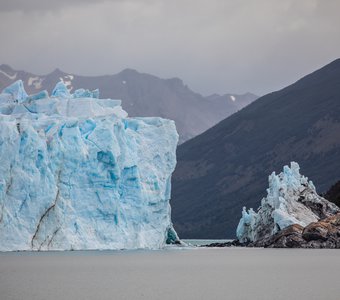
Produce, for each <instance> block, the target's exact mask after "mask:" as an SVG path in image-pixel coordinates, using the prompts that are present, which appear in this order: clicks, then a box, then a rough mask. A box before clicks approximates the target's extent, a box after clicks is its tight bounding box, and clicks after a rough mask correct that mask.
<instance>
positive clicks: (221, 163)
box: [171, 59, 340, 238]
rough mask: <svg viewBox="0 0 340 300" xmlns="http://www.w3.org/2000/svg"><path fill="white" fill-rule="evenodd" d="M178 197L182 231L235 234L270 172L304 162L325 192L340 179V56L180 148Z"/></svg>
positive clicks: (187, 234)
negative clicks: (242, 217) (244, 213)
mask: <svg viewBox="0 0 340 300" xmlns="http://www.w3.org/2000/svg"><path fill="white" fill-rule="evenodd" d="M177 161H178V163H177V167H176V170H175V173H174V175H173V182H172V185H173V194H172V200H171V206H172V213H173V214H172V215H173V221H174V225H175V228H176V230H177V232H178V233H179V236H180V237H181V238H232V237H234V236H235V231H236V226H237V223H238V220H239V219H240V217H241V213H240V212H241V211H242V207H243V206H247V207H253V208H254V209H256V208H257V207H258V206H259V205H260V200H261V198H262V197H263V196H265V188H266V186H267V182H268V174H270V173H271V172H272V171H273V170H275V171H279V170H280V169H281V168H282V166H283V165H287V164H288V163H289V162H290V161H296V162H298V163H299V164H300V166H301V171H302V172H303V174H305V175H306V176H308V177H309V178H312V179H313V182H314V184H315V186H316V188H317V192H319V193H321V192H325V191H326V190H328V189H329V187H330V186H331V185H332V184H333V183H334V181H335V179H337V178H340V59H337V60H335V61H333V62H332V63H330V64H329V65H327V66H325V67H323V68H321V69H320V70H317V71H315V72H314V73H312V74H310V75H308V76H306V77H304V78H302V79H300V80H299V81H297V82H296V83H294V84H292V85H290V86H288V87H286V88H284V89H282V90H280V91H277V92H274V93H270V94H268V95H265V96H263V97H261V98H259V99H257V100H256V101H254V102H253V103H252V104H250V105H248V106H247V107H245V108H243V109H242V110H240V111H239V112H237V113H235V114H233V115H232V116H230V117H228V118H227V119H225V120H223V121H221V122H220V123H218V124H217V125H216V126H214V127H212V128H211V129H209V130H207V131H206V132H204V133H203V134H201V135H199V136H197V137H195V138H194V139H192V140H190V141H188V142H186V143H184V144H182V145H180V146H179V147H178V149H177Z"/></svg>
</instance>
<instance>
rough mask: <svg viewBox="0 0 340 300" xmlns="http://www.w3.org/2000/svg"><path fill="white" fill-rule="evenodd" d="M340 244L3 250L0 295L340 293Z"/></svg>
mask: <svg viewBox="0 0 340 300" xmlns="http://www.w3.org/2000/svg"><path fill="white" fill-rule="evenodd" d="M339 280H340V251H339V250H302V249H297V250H291V249H290V250H285V249H280V250H278V249H245V248H220V249H216V248H215V249H207V248H196V249H194V248H191V249H166V250H161V251H80V252H76V251H74V252H48V253H46V252H45V253H43V252H40V253H32V252H25V253H0V299H1V300H12V299H13V300H14V299H15V300H20V299H25V300H40V299H43V300H46V299H52V300H54V299H58V300H60V299H85V300H86V299H96V300H102V299H103V300H106V299H150V300H152V299H231V300H234V299H252V300H253V299H259V300H266V299H271V300H272V299H275V300H278V299H285V300H286V299H299V300H303V299H318V300H319V299H326V300H327V299H334V300H338V299H340V283H339Z"/></svg>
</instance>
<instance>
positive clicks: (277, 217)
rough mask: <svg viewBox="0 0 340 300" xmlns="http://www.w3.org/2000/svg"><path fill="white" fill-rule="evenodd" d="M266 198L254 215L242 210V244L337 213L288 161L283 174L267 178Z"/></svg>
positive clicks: (239, 231) (240, 224) (239, 237)
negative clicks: (288, 164)
mask: <svg viewBox="0 0 340 300" xmlns="http://www.w3.org/2000/svg"><path fill="white" fill-rule="evenodd" d="M268 181H269V188H268V189H267V196H266V197H265V198H263V199H262V201H261V206H260V208H259V209H258V211H257V212H255V211H254V210H253V209H249V210H248V211H247V210H246V208H245V207H244V208H243V211H242V217H241V219H240V222H239V224H238V226H237V230H236V236H237V238H238V240H239V241H240V242H241V243H248V242H257V241H259V240H263V239H265V238H268V237H271V236H273V235H275V234H276V233H278V232H279V231H281V230H283V229H285V228H287V227H289V226H291V225H298V226H301V227H306V226H307V225H309V224H311V223H313V222H317V221H319V220H321V219H324V218H327V217H331V216H333V215H335V214H336V213H338V212H340V209H339V208H338V207H337V206H336V205H335V204H333V203H331V202H329V201H327V200H326V199H324V198H323V197H321V196H319V195H318V194H317V192H316V189H315V186H314V184H313V182H312V181H309V180H308V178H307V177H305V176H303V175H301V174H300V166H299V164H298V163H296V162H291V164H290V167H289V166H284V168H283V172H281V173H280V174H278V175H276V174H275V172H273V173H272V174H271V175H270V176H269V179H268Z"/></svg>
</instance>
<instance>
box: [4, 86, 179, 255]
mask: <svg viewBox="0 0 340 300" xmlns="http://www.w3.org/2000/svg"><path fill="white" fill-rule="evenodd" d="M97 96H98V91H93V92H89V91H86V90H78V91H76V93H75V94H74V95H71V94H70V93H69V92H68V90H67V89H66V87H65V85H64V84H63V83H58V84H57V86H56V88H55V89H54V90H53V92H52V95H51V97H49V96H48V93H47V92H40V93H38V94H36V95H32V96H28V95H27V94H26V92H25V90H24V88H23V84H22V82H21V81H17V82H16V83H14V84H13V85H11V86H10V87H8V88H6V89H5V90H4V91H3V93H2V94H0V123H1V124H0V145H1V147H0V251H11V250H32V249H33V250H48V249H54V250H65V249H66V250H70V249H135V248H152V249H158V248H161V247H163V246H164V244H165V243H166V240H167V239H168V240H173V239H176V238H178V237H177V235H176V233H175V232H174V231H173V228H172V223H171V218H170V205H169V199H170V189H171V174H172V172H173V170H174V168H175V164H176V156H175V155H176V146H177V141H178V134H177V132H176V128H175V124H174V122H173V121H171V120H165V119H161V118H128V117H127V113H126V112H125V111H124V110H123V109H122V107H121V105H120V104H121V102H120V101H119V100H112V99H97Z"/></svg>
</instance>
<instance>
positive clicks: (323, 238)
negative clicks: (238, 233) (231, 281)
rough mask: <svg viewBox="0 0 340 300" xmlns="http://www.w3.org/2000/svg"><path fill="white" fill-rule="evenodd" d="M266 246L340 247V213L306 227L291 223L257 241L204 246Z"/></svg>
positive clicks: (235, 241)
mask: <svg viewBox="0 0 340 300" xmlns="http://www.w3.org/2000/svg"><path fill="white" fill-rule="evenodd" d="M233 246H234V247H264V248H309V249H323V248H327V249H340V213H338V214H336V215H334V216H331V217H328V218H325V219H323V220H321V221H318V222H313V223H311V224H309V225H307V226H306V227H302V226H301V225H299V224H294V225H290V226H288V227H287V228H285V229H283V230H281V231H280V232H278V233H276V234H275V235H273V236H271V237H267V238H264V239H261V240H258V241H256V242H250V243H241V242H240V241H239V240H234V241H231V242H226V243H212V244H209V245H204V246H203V247H233Z"/></svg>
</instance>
